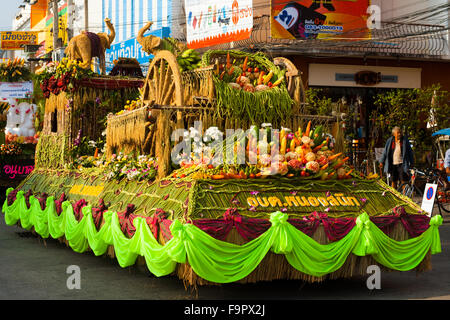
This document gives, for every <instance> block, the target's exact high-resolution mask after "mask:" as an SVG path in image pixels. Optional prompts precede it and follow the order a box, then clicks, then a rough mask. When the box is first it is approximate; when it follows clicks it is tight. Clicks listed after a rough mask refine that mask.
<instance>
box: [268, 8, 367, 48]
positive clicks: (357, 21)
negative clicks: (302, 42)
mask: <svg viewBox="0 0 450 320" xmlns="http://www.w3.org/2000/svg"><path fill="white" fill-rule="evenodd" d="M369 5H370V1H369V0H351V1H337V0H328V1H325V0H323V1H321V0H313V1H311V0H300V1H290V2H289V1H285V0H272V11H271V34H272V37H273V38H278V39H327V40H330V39H345V40H348V39H358V40H360V39H370V32H369V29H368V27H367V18H368V14H367V8H368V7H369Z"/></svg>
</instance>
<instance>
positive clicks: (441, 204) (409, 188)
mask: <svg viewBox="0 0 450 320" xmlns="http://www.w3.org/2000/svg"><path fill="white" fill-rule="evenodd" d="M410 172H411V178H410V180H409V181H408V182H405V183H403V184H401V185H400V187H398V188H397V191H399V192H400V193H401V194H403V195H404V196H407V197H409V198H411V199H412V198H413V197H415V196H418V197H423V191H422V190H421V189H419V188H418V187H417V185H416V180H417V177H418V176H419V177H423V179H424V183H425V184H426V183H432V184H437V194H436V204H437V205H438V209H439V214H440V215H441V216H442V211H441V210H443V211H445V212H447V213H448V212H450V192H449V191H445V183H444V180H443V177H442V176H441V175H440V174H439V173H438V172H437V170H433V169H428V170H425V172H424V171H420V170H418V169H417V168H412V169H410Z"/></svg>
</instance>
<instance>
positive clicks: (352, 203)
mask: <svg viewBox="0 0 450 320" xmlns="http://www.w3.org/2000/svg"><path fill="white" fill-rule="evenodd" d="M247 204H248V205H249V206H250V207H255V208H256V207H269V206H270V207H324V208H328V207H360V206H361V203H360V202H359V201H358V200H357V199H356V197H354V196H344V194H343V193H336V194H333V195H324V196H297V195H295V196H293V195H289V196H284V197H276V196H269V197H263V196H255V197H247Z"/></svg>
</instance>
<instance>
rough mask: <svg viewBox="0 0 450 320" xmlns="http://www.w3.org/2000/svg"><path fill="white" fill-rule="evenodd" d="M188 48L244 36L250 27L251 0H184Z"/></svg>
mask: <svg viewBox="0 0 450 320" xmlns="http://www.w3.org/2000/svg"><path fill="white" fill-rule="evenodd" d="M185 8H186V26H187V27H186V34H187V44H188V47H189V48H202V47H208V46H212V45H216V44H220V43H226V42H232V41H238V40H243V39H248V38H249V37H250V35H251V32H252V28H253V6H252V0H210V1H202V0H185Z"/></svg>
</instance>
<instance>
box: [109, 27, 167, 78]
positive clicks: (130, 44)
mask: <svg viewBox="0 0 450 320" xmlns="http://www.w3.org/2000/svg"><path fill="white" fill-rule="evenodd" d="M148 35H153V36H156V37H159V38H166V37H169V36H170V28H169V27H162V28H161V29H158V30H154V31H151V32H147V33H146V34H145V36H148ZM152 57H153V55H150V54H147V53H146V52H144V50H142V46H141V44H140V43H139V42H138V41H137V38H136V37H134V38H131V39H128V40H126V41H121V42H116V43H113V44H112V45H111V48H110V49H107V50H106V62H107V72H109V71H111V69H112V65H113V62H114V60H118V59H119V58H134V59H136V60H137V61H138V62H139V64H146V63H149V60H150V58H152Z"/></svg>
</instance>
